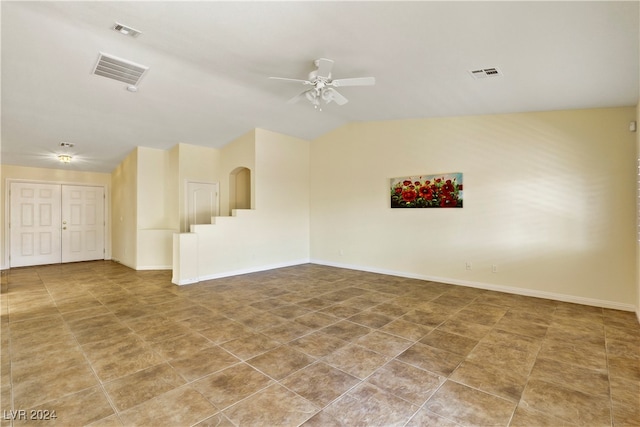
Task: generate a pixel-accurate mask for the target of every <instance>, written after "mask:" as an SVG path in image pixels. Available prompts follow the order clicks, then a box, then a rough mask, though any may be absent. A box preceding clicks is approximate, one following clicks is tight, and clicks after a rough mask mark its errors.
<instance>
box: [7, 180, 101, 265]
mask: <svg viewBox="0 0 640 427" xmlns="http://www.w3.org/2000/svg"><path fill="white" fill-rule="evenodd" d="M10 198H11V200H10V203H11V217H10V223H9V224H10V228H11V233H10V236H11V242H10V244H11V259H10V265H11V267H22V266H28V265H41V264H59V263H62V262H76V261H90V260H96V259H104V230H105V223H104V187H93V186H83V185H61V184H40V183H22V182H14V183H11V196H10Z"/></svg>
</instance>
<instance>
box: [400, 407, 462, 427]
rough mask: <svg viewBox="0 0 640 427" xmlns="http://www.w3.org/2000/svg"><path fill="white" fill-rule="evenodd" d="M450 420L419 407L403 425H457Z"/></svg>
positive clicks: (437, 426)
mask: <svg viewBox="0 0 640 427" xmlns="http://www.w3.org/2000/svg"><path fill="white" fill-rule="evenodd" d="M459 426H460V424H456V423H454V422H453V421H451V420H448V419H446V418H444V417H441V416H440V415H436V414H434V413H433V412H431V411H428V410H426V409H420V410H419V411H418V412H416V414H415V415H414V416H413V418H411V420H410V421H409V422H408V423H407V424H406V426H405V427H459Z"/></svg>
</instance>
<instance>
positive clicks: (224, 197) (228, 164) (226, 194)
mask: <svg viewBox="0 0 640 427" xmlns="http://www.w3.org/2000/svg"><path fill="white" fill-rule="evenodd" d="M221 151H222V162H221V170H220V215H222V216H226V215H231V211H232V209H235V208H236V206H235V204H234V203H233V202H231V200H232V199H235V196H234V194H233V193H235V192H236V188H235V182H234V181H233V180H230V174H231V173H232V172H233V171H234V170H236V169H237V168H240V167H243V168H247V169H249V170H250V171H251V177H250V180H251V183H250V185H249V186H250V188H254V187H255V163H256V160H255V157H256V130H252V131H250V132H247V133H246V134H244V135H242V136H240V137H239V138H237V139H235V140H233V141H232V142H231V143H229V144H227V145H225V146H224V147H222V150H221ZM250 197H251V203H250V204H251V206H252V207H255V194H254V191H251V194H250Z"/></svg>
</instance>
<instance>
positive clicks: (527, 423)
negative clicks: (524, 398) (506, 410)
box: [509, 405, 578, 427]
mask: <svg viewBox="0 0 640 427" xmlns="http://www.w3.org/2000/svg"><path fill="white" fill-rule="evenodd" d="M532 426H536V427H577V426H578V424H574V423H570V422H568V421H565V420H561V419H559V418H555V417H553V416H551V415H549V414H547V413H545V412H539V411H534V410H532V409H529V408H527V407H525V406H523V405H518V407H517V408H516V412H515V413H514V414H513V418H512V419H511V423H509V427H532Z"/></svg>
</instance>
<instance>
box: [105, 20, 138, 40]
mask: <svg viewBox="0 0 640 427" xmlns="http://www.w3.org/2000/svg"><path fill="white" fill-rule="evenodd" d="M111 28H113V29H114V30H115V31H117V32H119V33H120V34H124V35H125V36H130V37H138V36H139V35H140V34H142V31H140V30H136V29H135V28H131V27H129V26H127V25H124V24H121V23H119V22H116V23H115V24H114V25H113V27H111Z"/></svg>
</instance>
